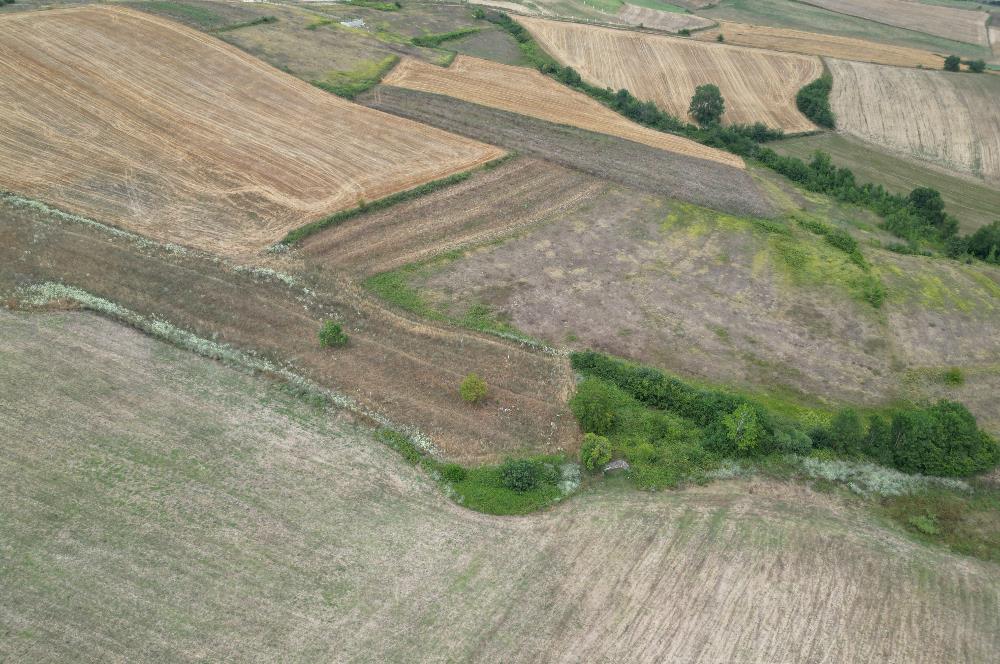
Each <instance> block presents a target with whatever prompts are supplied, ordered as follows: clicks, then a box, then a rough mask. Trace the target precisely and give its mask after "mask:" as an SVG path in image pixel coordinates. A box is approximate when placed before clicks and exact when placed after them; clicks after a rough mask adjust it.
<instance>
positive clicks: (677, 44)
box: [517, 17, 823, 132]
mask: <svg viewBox="0 0 1000 664" xmlns="http://www.w3.org/2000/svg"><path fill="white" fill-rule="evenodd" d="M517 20H518V21H519V22H520V23H521V24H522V25H524V27H525V28H527V29H528V31H529V32H530V33H531V35H532V36H533V37H534V38H535V39H536V40H537V41H538V43H539V44H541V46H542V47H543V48H545V50H546V51H548V52H549V54H550V55H552V56H553V57H554V58H555V59H556V60H558V61H559V62H561V63H562V64H563V65H567V66H570V67H573V68H574V69H576V70H577V71H578V72H579V73H580V75H581V76H582V77H583V78H584V79H585V80H587V81H589V82H590V83H593V84H595V85H600V86H606V87H609V88H611V89H613V90H618V89H620V88H625V89H627V90H629V91H630V92H632V94H634V95H635V96H636V97H638V98H639V99H644V100H651V101H653V102H655V103H656V104H657V106H659V107H660V108H662V109H663V110H665V111H667V112H669V113H671V114H673V115H675V116H677V117H680V118H687V117H688V106H689V104H690V102H691V96H692V95H693V94H694V91H695V88H696V87H698V86H699V85H703V84H706V83H712V84H714V85H717V86H718V87H719V89H720V90H721V92H722V96H723V98H724V99H725V100H726V110H725V113H724V114H723V116H722V119H723V122H725V123H729V124H735V123H743V124H753V123H755V122H763V123H764V124H766V125H768V126H769V127H777V128H781V129H784V130H785V131H786V132H801V131H812V130H814V129H815V128H816V127H815V126H814V125H813V124H812V123H811V122H810V121H809V120H808V119H807V118H806V117H805V116H804V115H802V114H801V113H800V112H799V110H798V109H797V108H796V106H795V94H796V93H797V92H798V91H799V89H800V88H801V87H802V86H803V85H805V84H806V83H809V82H810V81H812V80H814V79H816V78H818V77H819V76H820V74H822V73H823V65H822V63H821V62H820V61H819V59H818V58H815V57H806V56H803V55H797V54H791V53H776V52H765V51H762V50H758V49H747V48H744V47H741V46H728V45H726V44H707V43H704V42H698V41H692V40H690V39H684V38H679V37H669V36H667V35H657V34H649V33H645V32H637V31H634V30H619V29H613V28H604V27H596V26H589V25H581V24H578V23H568V22H565V21H551V20H546V19H540V18H534V17H518V19H517Z"/></svg>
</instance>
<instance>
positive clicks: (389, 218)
mask: <svg viewBox="0 0 1000 664" xmlns="http://www.w3.org/2000/svg"><path fill="white" fill-rule="evenodd" d="M604 186H605V185H604V183H603V182H601V181H600V180H597V179H595V178H593V177H590V176H588V175H585V174H584V173H581V172H579V171H573V170H570V169H568V168H564V167H562V166H558V165H556V164H553V163H551V162H546V161H541V160H537V159H530V158H521V159H517V160H514V161H511V162H507V163H506V164H503V165H502V166H500V167H498V168H496V169H494V170H491V171H486V172H481V173H477V174H476V175H474V176H473V177H471V178H469V179H468V180H466V181H465V182H462V183H461V184H458V185H455V186H451V187H446V188H445V189H441V190H439V191H436V192H434V193H433V194H430V195H428V196H422V197H420V198H418V199H414V200H411V201H407V202H406V203H403V204H401V205H396V206H394V207H392V208H390V209H387V210H384V211H381V212H374V213H371V214H365V215H361V216H359V217H355V218H353V219H350V220H349V221H346V222H344V223H343V224H340V225H338V226H334V227H333V228H330V229H328V230H325V231H323V232H322V233H317V234H316V235H312V236H310V237H309V238H307V239H306V240H305V242H303V244H302V251H301V256H302V257H303V258H304V259H305V262H306V264H307V265H309V266H312V265H321V266H322V267H323V268H325V269H328V270H338V271H347V272H350V273H352V274H354V275H356V276H361V277H364V276H369V275H372V274H375V273H378V272H384V271H386V270H392V269H395V268H398V267H401V266H403V265H406V264H408V263H414V262H417V261H420V260H423V259H425V258H429V257H431V256H435V255H437V254H440V253H443V252H446V251H453V250H455V249H458V248H461V247H467V246H471V245H475V244H481V243H487V242H492V241H494V240H497V239H500V238H502V237H504V236H505V235H509V234H511V233H513V232H515V231H517V230H518V229H521V228H525V227H527V226H530V225H532V224H535V223H538V222H539V221H541V220H544V219H546V218H548V217H550V216H552V215H556V214H560V213H563V212H565V211H566V210H568V209H569V208H571V207H573V206H575V205H579V204H581V203H583V202H585V201H586V200H587V199H589V198H590V197H591V196H593V195H594V194H595V193H597V192H598V191H600V190H601V189H603V188H604Z"/></svg>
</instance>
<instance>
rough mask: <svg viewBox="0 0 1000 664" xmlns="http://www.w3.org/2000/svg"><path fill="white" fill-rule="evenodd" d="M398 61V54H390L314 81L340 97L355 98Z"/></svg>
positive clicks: (319, 86) (380, 78) (372, 85)
mask: <svg viewBox="0 0 1000 664" xmlns="http://www.w3.org/2000/svg"><path fill="white" fill-rule="evenodd" d="M322 20H325V19H322ZM310 25H317V24H310ZM397 62H399V56H398V55H389V56H386V57H385V58H383V59H382V60H379V61H376V62H369V63H367V64H361V65H358V66H357V67H355V68H354V69H352V70H350V71H337V72H330V73H329V74H327V76H326V78H324V79H323V80H321V81H313V85H315V86H316V87H318V88H321V89H323V90H326V91H327V92H332V93H333V94H335V95H337V96H338V97H343V98H344V99H354V98H355V97H356V96H357V95H359V94H361V93H362V92H364V91H365V90H369V89H371V88H373V87H375V86H376V85H378V83H379V81H381V80H382V77H383V76H385V75H386V74H387V73H388V72H389V70H390V69H392V68H393V67H395V66H396V63H397Z"/></svg>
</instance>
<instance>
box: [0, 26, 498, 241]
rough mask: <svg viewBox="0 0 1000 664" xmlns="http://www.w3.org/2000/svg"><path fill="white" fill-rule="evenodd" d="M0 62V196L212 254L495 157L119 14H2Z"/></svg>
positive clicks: (237, 54)
mask: <svg viewBox="0 0 1000 664" xmlns="http://www.w3.org/2000/svg"><path fill="white" fill-rule="evenodd" d="M164 53H170V54H171V57H170V58H169V59H165V58H164ZM0 61H2V65H0V112H2V114H3V117H4V122H3V125H2V127H0V186H2V187H4V188H7V189H10V190H14V191H18V192H22V193H25V194H27V195H29V196H32V197H35V198H40V199H44V200H47V201H50V202H53V203H56V204H58V205H60V206H62V207H64V208H68V209H71V210H73V211H75V212H79V213H82V214H86V215H89V216H93V217H97V218H99V219H102V220H105V221H108V222H111V223H114V224H118V225H120V226H123V227H126V228H129V229H132V230H135V231H138V232H141V233H143V234H145V235H148V236H150V237H154V238H157V239H161V240H165V241H170V242H175V243H179V244H184V245H190V246H193V247H198V248H202V249H206V250H210V251H216V252H220V253H226V254H233V253H240V252H247V251H254V250H257V249H259V248H261V247H263V246H266V245H268V244H270V243H273V242H275V241H276V240H278V239H280V238H281V237H282V236H283V235H284V234H285V233H286V232H287V231H288V230H290V229H292V228H295V227H298V226H301V225H302V224H303V223H305V222H307V221H309V220H311V219H314V218H317V217H320V216H323V215H325V214H329V213H331V212H333V211H336V210H339V209H343V208H347V207H351V206H353V205H355V204H356V203H357V201H358V199H362V198H363V199H367V200H372V199H376V198H380V197H382V196H385V195H387V194H390V193H393V192H396V191H400V190H403V189H408V188H410V187H413V186H415V185H418V184H421V183H423V182H426V181H428V180H432V179H435V178H438V177H442V176H445V175H448V174H450V173H454V172H456V171H461V170H465V169H468V168H470V167H472V166H475V165H477V164H480V163H483V162H485V161H488V160H490V159H492V158H495V157H497V156H499V155H500V154H502V151H501V150H500V149H498V148H494V147H491V146H487V145H483V144H481V143H478V142H475V141H471V140H468V139H465V138H461V137H458V136H452V135H449V134H447V133H445V132H442V131H440V130H437V129H432V128H430V127H425V126H422V125H419V124H416V123H413V122H407V121H404V120H401V119H399V118H396V117H391V116H388V115H385V114H382V113H376V112H373V111H371V110H370V109H366V108H363V107H361V106H357V105H355V104H351V103H349V102H346V101H344V100H341V99H338V98H336V97H334V96H333V95H330V94H327V93H325V92H322V91H320V90H317V89H315V88H313V87H312V86H310V85H308V84H307V83H305V82H303V81H300V80H297V79H295V78H293V77H292V76H288V75H286V74H283V73H281V72H279V71H277V70H275V69H272V68H271V67H269V66H267V65H265V64H263V63H261V62H260V61H259V60H256V59H255V58H253V57H250V56H248V55H247V54H245V53H243V52H242V51H239V50H238V49H236V48H233V47H232V46H229V45H227V44H224V43H222V42H220V41H218V40H216V39H215V38H213V37H208V36H206V35H204V34H201V33H198V32H196V31H194V30H191V29H189V28H186V27H183V26H181V25H179V24H175V23H172V22H170V21H167V20H165V19H161V18H158V17H154V16H151V15H148V14H143V13H139V12H134V11H130V10H127V9H122V8H111V7H105V6H102V7H85V8H79V9H68V10H53V11H46V12H30V13H22V14H15V15H10V16H6V17H4V18H2V19H0ZM248 90H253V91H254V93H253V94H252V95H248V94H247V91H248Z"/></svg>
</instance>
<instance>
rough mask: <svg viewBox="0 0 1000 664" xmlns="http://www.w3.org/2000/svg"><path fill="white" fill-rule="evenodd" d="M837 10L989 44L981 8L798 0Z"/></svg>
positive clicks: (882, 0)
mask: <svg viewBox="0 0 1000 664" xmlns="http://www.w3.org/2000/svg"><path fill="white" fill-rule="evenodd" d="M800 1H801V2H804V3H805V4H809V5H814V6H816V7H821V8H823V9H828V10H830V11H833V12H837V13H839V14H848V15H850V16H857V17H859V18H864V19H868V20H870V21H875V22H876V23H884V24H886V25H893V26H896V27H897V28H906V29H907V30H916V31H917V32H924V33H927V34H929V35H937V36H938V37H944V38H946V39H952V40H954V41H959V42H965V43H967V44H978V45H980V46H989V44H990V43H989V40H988V37H987V34H986V19H988V18H989V14H987V13H986V12H983V11H973V10H969V9H957V8H955V7H943V6H941V5H932V4H924V3H922V2H911V1H909V0H800Z"/></svg>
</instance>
